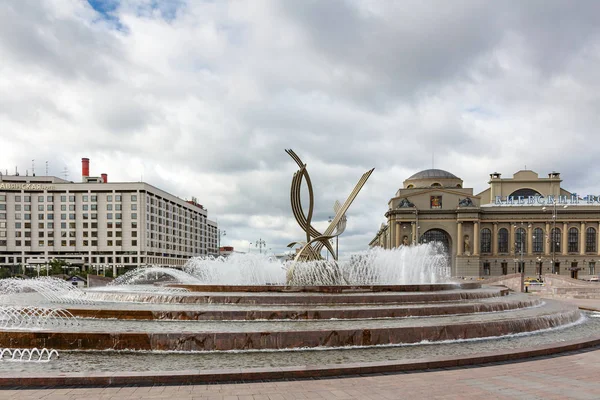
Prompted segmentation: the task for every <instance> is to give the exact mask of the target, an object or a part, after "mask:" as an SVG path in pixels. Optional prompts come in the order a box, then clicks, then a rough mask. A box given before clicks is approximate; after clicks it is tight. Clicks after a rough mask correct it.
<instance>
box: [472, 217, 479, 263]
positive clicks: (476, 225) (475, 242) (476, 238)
mask: <svg viewBox="0 0 600 400" xmlns="http://www.w3.org/2000/svg"><path fill="white" fill-rule="evenodd" d="M473 255H474V256H478V255H479V222H477V221H475V222H473Z"/></svg>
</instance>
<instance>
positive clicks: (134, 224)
mask: <svg viewBox="0 0 600 400" xmlns="http://www.w3.org/2000/svg"><path fill="white" fill-rule="evenodd" d="M34 226H35V225H34ZM23 227H25V229H31V222H25V223H22V222H15V229H22V228H23ZM44 227H45V228H46V229H54V222H46V224H45V225H44V223H43V222H38V229H44ZM67 227H68V228H69V229H77V223H76V222H69V223H67V222H61V223H60V228H61V229H67ZM82 227H83V229H89V228H90V227H91V228H92V229H98V223H97V222H92V223H89V222H83V223H82ZM113 227H114V228H117V229H121V228H122V227H123V223H122V222H121V221H116V222H114V223H113V222H107V223H106V228H108V229H112V228H113ZM137 227H138V224H137V222H136V221H132V222H131V229H137ZM0 229H6V222H0Z"/></svg>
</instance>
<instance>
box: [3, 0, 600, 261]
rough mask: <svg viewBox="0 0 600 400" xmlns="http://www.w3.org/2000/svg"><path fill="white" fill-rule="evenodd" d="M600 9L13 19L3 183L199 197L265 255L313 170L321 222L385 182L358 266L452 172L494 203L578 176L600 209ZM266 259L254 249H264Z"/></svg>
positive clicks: (89, 11) (363, 206)
mask: <svg viewBox="0 0 600 400" xmlns="http://www.w3.org/2000/svg"><path fill="white" fill-rule="evenodd" d="M599 14H600V4H599V3H598V2H597V1H579V2H577V3H575V4H574V3H572V2H568V1H558V0H547V1H541V0H540V1H529V2H526V3H523V4H519V7H515V5H514V4H512V3H509V2H487V3H486V2H480V1H469V0H461V1H455V2H451V3H450V2H447V1H441V0H439V1H433V2H426V3H424V2H421V1H416V0H415V1H406V2H402V3H395V2H384V1H374V0H363V1H337V0H332V1H325V2H323V1H303V2H277V1H268V0H264V1H256V2H244V1H234V0H232V1H222V2H213V1H183V0H181V1H169V2H156V1H150V0H121V1H118V0H93V1H90V2H88V3H86V2H81V1H78V0H60V1H53V2H42V3H39V2H37V1H33V0H8V1H4V2H2V4H0V59H2V63H0V93H1V94H2V95H0V140H1V141H2V150H3V151H2V157H0V169H1V170H2V171H3V172H5V170H7V169H8V170H9V171H13V170H14V167H15V166H19V169H20V171H24V170H25V169H31V160H32V159H35V160H36V161H35V163H36V172H38V173H39V171H41V170H43V169H44V168H45V161H46V160H48V161H49V169H50V172H51V173H53V174H55V175H58V176H62V174H63V173H64V169H65V167H66V168H67V169H68V171H69V172H68V174H69V177H70V179H73V180H77V179H78V177H77V176H78V174H79V172H78V171H79V168H80V165H79V160H80V158H81V157H89V158H91V160H92V166H91V167H92V172H93V173H94V174H96V175H98V174H99V173H100V172H106V173H108V174H109V179H110V180H123V181H139V180H144V181H146V182H149V183H151V184H153V185H155V186H157V187H160V188H162V189H164V190H166V191H168V192H171V193H173V194H175V195H177V196H179V197H182V198H190V197H191V196H195V197H197V198H198V199H199V201H200V202H201V203H202V204H203V205H204V206H205V207H207V208H208V210H209V216H210V218H212V219H218V221H219V224H220V226H221V228H222V229H224V230H226V231H227V236H225V237H223V241H222V244H230V243H231V244H233V245H235V246H238V247H240V249H241V250H244V251H245V250H247V247H248V246H249V244H250V243H251V242H252V243H256V241H257V240H258V239H259V238H260V239H263V240H265V241H266V242H267V244H268V246H267V248H270V249H272V251H283V250H286V247H285V246H286V245H287V243H289V242H290V241H293V240H298V239H301V237H302V232H301V230H300V228H299V227H298V226H297V224H296V222H295V220H294V219H293V216H292V213H291V210H290V205H289V185H290V181H291V178H292V175H293V173H294V172H295V171H296V166H295V164H294V163H293V161H292V160H291V159H290V158H289V157H288V156H287V155H286V154H285V152H284V149H286V148H292V149H294V150H295V151H296V152H297V153H298V154H299V155H300V157H301V158H302V159H303V160H304V162H306V163H307V165H308V170H309V172H310V174H311V177H312V181H313V185H314V188H315V196H316V197H315V207H316V208H315V219H316V220H315V223H316V224H318V225H319V226H320V227H321V229H324V227H325V226H326V224H327V222H326V221H327V218H328V216H330V215H331V214H332V213H333V211H332V206H333V202H334V201H335V200H336V199H339V200H343V199H345V197H346V196H347V195H348V193H349V192H350V190H351V189H352V187H353V186H354V184H355V183H356V181H357V180H358V179H359V177H360V176H361V174H362V173H363V172H365V171H366V170H368V169H370V168H372V167H375V168H376V170H375V172H374V174H373V175H372V176H371V178H370V180H369V181H368V182H367V184H366V185H365V187H364V188H363V190H362V192H361V193H360V194H359V195H358V197H357V198H356V200H355V202H354V204H353V205H352V207H351V208H350V210H349V214H348V217H349V220H348V229H347V231H346V233H345V234H344V236H343V237H342V238H340V251H354V250H359V249H363V248H366V247H367V245H368V242H369V241H370V239H371V238H372V237H373V236H374V234H375V233H376V231H377V229H378V227H379V225H380V223H381V222H382V221H383V220H384V216H383V215H384V213H385V211H386V210H387V202H388V200H389V198H390V197H392V196H393V195H394V193H395V192H396V190H397V189H398V188H399V187H401V185H402V182H403V181H404V180H405V179H406V178H407V177H409V176H410V175H412V174H413V173H415V172H417V171H419V170H422V169H426V168H430V167H431V164H432V158H434V159H435V161H434V162H435V166H436V167H438V168H443V169H446V170H448V171H450V172H452V173H454V174H456V175H458V176H460V177H461V178H462V179H463V180H464V181H465V185H466V186H467V187H473V188H474V192H475V193H477V192H479V191H481V190H483V189H485V187H486V181H487V179H488V173H490V172H494V171H498V172H502V173H503V174H504V176H510V175H511V174H512V173H513V172H515V171H517V170H519V169H521V168H523V167H524V166H525V165H527V168H530V169H534V170H536V171H537V172H538V173H539V174H540V176H544V175H545V174H546V173H548V172H550V171H552V170H558V171H560V172H561V173H562V177H563V179H564V182H563V185H564V186H565V188H567V189H568V190H570V191H574V192H578V193H587V192H591V193H596V192H598V188H596V186H595V184H594V182H598V178H600V176H599V175H600V172H598V169H597V168H595V164H596V162H595V160H596V158H597V156H596V151H595V148H594V146H590V144H591V143H594V139H595V138H596V136H597V135H596V129H597V126H599V123H600V115H599V114H598V112H597V110H598V107H599V105H600V95H599V94H598V91H597V90H596V88H597V87H599V86H600V73H599V72H598V69H597V65H598V64H599V62H600V26H598V24H597V23H596V19H597V15H599ZM253 248H254V247H253Z"/></svg>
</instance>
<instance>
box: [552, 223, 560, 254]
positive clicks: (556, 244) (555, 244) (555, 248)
mask: <svg viewBox="0 0 600 400" xmlns="http://www.w3.org/2000/svg"><path fill="white" fill-rule="evenodd" d="M561 237H562V235H561V232H560V228H552V232H551V233H550V240H551V243H550V251H551V252H553V253H559V252H560V239H561Z"/></svg>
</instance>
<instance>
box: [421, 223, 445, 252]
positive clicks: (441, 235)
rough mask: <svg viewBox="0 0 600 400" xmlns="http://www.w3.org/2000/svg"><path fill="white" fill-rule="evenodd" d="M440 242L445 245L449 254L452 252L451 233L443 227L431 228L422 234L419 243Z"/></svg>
mask: <svg viewBox="0 0 600 400" xmlns="http://www.w3.org/2000/svg"><path fill="white" fill-rule="evenodd" d="M430 242H438V243H441V244H442V245H443V246H444V250H445V251H446V253H447V254H450V249H451V247H450V235H448V234H447V233H446V231H443V230H441V229H430V230H428V231H426V232H425V233H424V234H422V235H421V237H420V238H419V243H430Z"/></svg>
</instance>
